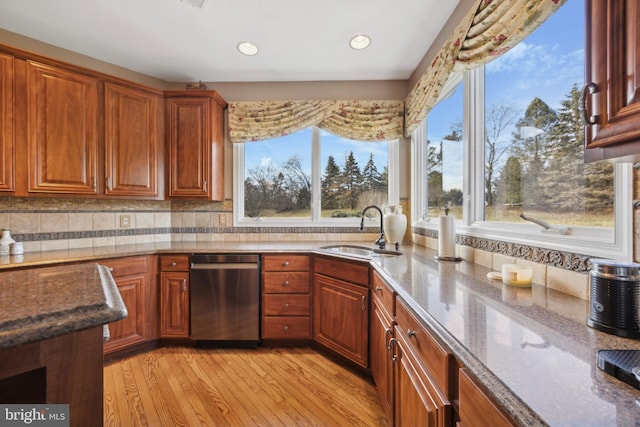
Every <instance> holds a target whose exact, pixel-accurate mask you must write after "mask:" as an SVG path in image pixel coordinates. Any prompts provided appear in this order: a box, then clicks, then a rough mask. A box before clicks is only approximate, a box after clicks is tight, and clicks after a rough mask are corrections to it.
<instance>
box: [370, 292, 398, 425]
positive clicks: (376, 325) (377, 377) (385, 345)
mask: <svg viewBox="0 0 640 427" xmlns="http://www.w3.org/2000/svg"><path fill="white" fill-rule="evenodd" d="M371 302H372V303H371V323H370V334H371V342H370V348H369V358H370V361H371V368H370V369H371V375H372V376H373V380H374V381H375V383H376V388H377V389H378V394H379V395H380V402H381V403H382V407H383V408H384V411H385V414H386V415H387V420H389V424H392V420H393V364H392V361H391V352H390V351H389V340H391V338H393V320H392V319H391V316H390V315H389V314H388V313H387V312H386V310H385V309H384V307H383V306H382V305H381V304H380V303H379V302H378V299H377V298H373V297H372V298H371Z"/></svg>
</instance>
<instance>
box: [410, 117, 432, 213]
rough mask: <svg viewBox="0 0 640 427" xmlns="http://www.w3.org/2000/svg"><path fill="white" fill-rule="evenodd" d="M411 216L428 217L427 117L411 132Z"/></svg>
mask: <svg viewBox="0 0 640 427" xmlns="http://www.w3.org/2000/svg"><path fill="white" fill-rule="evenodd" d="M411 166H412V172H411V194H412V199H413V200H412V203H411V209H412V211H411V217H412V218H414V220H416V221H419V220H423V219H426V218H427V208H428V205H427V203H428V200H429V195H428V194H427V191H428V184H427V183H428V181H429V171H428V170H427V119H426V118H425V119H424V120H423V121H422V122H421V123H420V124H419V125H418V127H417V128H416V129H415V130H414V131H413V133H412V134H411Z"/></svg>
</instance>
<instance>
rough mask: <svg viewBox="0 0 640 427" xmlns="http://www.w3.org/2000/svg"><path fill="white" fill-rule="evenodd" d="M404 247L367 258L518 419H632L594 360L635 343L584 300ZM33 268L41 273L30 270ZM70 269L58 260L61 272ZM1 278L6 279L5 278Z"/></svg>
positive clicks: (237, 247)
mask: <svg viewBox="0 0 640 427" xmlns="http://www.w3.org/2000/svg"><path fill="white" fill-rule="evenodd" d="M338 243H340V242H338ZM342 243H343V244H347V243H345V242H342ZM329 244H331V243H330V242H279V243H272V242H238V243H226V242H225V243H217V242H216V243H214V242H206V243H205V242H203V243H199V242H173V243H171V242H168V243H155V244H144V245H130V246H116V247H105V248H93V249H91V248H89V249H83V250H69V251H51V252H43V253H35V254H29V253H27V254H25V255H24V257H23V258H21V259H14V257H9V259H6V260H5V262H4V263H3V262H2V261H1V260H0V275H5V274H8V273H4V272H2V269H3V268H15V267H35V266H42V265H48V264H55V263H61V262H72V261H73V262H76V261H97V262H99V260H100V259H104V258H113V257H121V256H131V255H142V254H162V253H185V254H186V253H193V252H212V253H214V252H252V253H267V252H315V253H325V254H326V253H328V252H326V251H322V250H321V247H322V246H325V245H329ZM358 244H361V245H366V246H368V244H367V243H358ZM401 251H402V252H403V255H401V256H398V257H374V258H372V259H371V261H370V262H371V264H372V266H373V268H375V269H376V271H378V272H379V273H380V274H381V275H382V276H383V277H384V278H385V279H386V280H387V281H388V282H389V283H390V284H391V285H392V286H393V287H394V289H395V290H396V292H397V293H398V297H399V298H402V299H403V300H404V301H405V302H406V303H407V304H408V305H409V306H410V307H411V308H412V309H413V310H414V311H415V312H416V313H417V314H418V315H419V316H420V317H421V318H422V319H423V321H424V323H425V324H426V325H427V326H428V327H429V328H430V329H431V330H432V331H433V332H434V334H435V335H436V336H437V337H438V338H439V339H440V340H441V341H442V342H443V343H444V344H445V345H446V346H447V347H449V348H450V349H451V350H452V352H453V353H454V355H455V356H456V358H457V359H458V360H459V361H460V363H461V364H462V365H464V366H465V367H467V368H468V369H469V370H470V371H471V372H472V373H473V374H474V375H475V376H476V377H477V378H478V379H479V380H480V381H481V382H482V383H483V384H484V385H485V386H486V388H487V389H488V390H489V392H490V393H491V394H493V396H494V397H495V398H496V399H497V400H498V401H499V402H501V404H502V405H503V407H504V408H505V409H506V411H507V412H508V413H510V415H511V416H512V418H513V419H514V420H515V421H516V422H518V423H519V424H521V425H528V426H531V425H545V424H546V425H552V426H556V425H557V426H616V425H617V426H628V425H636V424H637V423H638V420H640V390H636V389H634V388H633V387H631V386H629V385H627V384H625V383H623V382H621V381H619V380H617V379H616V378H613V377H612V376H610V375H608V374H607V373H605V372H603V371H601V370H600V369H598V368H597V366H596V362H595V361H596V353H597V351H598V350H601V349H637V350H640V341H638V340H633V339H627V338H621V337H617V336H614V335H609V334H606V333H604V332H601V331H597V330H595V329H592V328H590V327H588V326H587V325H586V320H587V318H588V316H589V306H588V302H587V301H584V300H580V299H578V298H574V297H571V296H568V295H565V294H562V293H559V292H557V291H554V290H552V289H548V288H546V287H543V286H538V285H535V284H534V285H533V286H532V287H531V288H515V287H510V286H507V285H503V284H502V283H501V282H499V281H495V280H491V279H488V278H487V273H489V272H490V271H491V270H490V269H488V268H486V267H483V266H481V265H477V264H473V263H469V262H465V261H463V262H460V263H454V262H447V261H436V260H435V259H434V258H433V257H434V255H436V253H435V252H434V251H433V250H430V249H427V248H424V247H421V246H416V245H403V246H402V247H401ZM38 270H41V271H44V269H36V270H33V271H38ZM56 270H57V269H56V268H52V269H50V271H56ZM68 270H69V269H68V268H67V267H65V269H64V271H65V272H66V271H68ZM27 271H31V270H27ZM0 283H2V284H3V286H5V285H4V282H3V281H2V276H0ZM13 283H19V282H13ZM10 298H14V297H10ZM36 299H37V298H36ZM6 300H7V298H6V297H3V298H2V301H3V302H4V301H6ZM98 300H100V298H98ZM0 331H1V329H0ZM2 334H3V333H2ZM0 335H1V334H0Z"/></svg>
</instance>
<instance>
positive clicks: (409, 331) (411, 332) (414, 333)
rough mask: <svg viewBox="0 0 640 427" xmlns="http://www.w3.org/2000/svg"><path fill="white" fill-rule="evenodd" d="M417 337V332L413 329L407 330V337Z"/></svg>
mask: <svg viewBox="0 0 640 427" xmlns="http://www.w3.org/2000/svg"><path fill="white" fill-rule="evenodd" d="M416 335H418V332H417V331H412V330H411V329H407V336H408V337H415V336H416Z"/></svg>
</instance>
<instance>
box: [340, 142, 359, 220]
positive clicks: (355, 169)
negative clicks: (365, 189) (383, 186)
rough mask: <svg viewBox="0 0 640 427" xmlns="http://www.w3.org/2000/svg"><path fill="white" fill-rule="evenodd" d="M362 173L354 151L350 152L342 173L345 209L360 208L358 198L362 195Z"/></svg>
mask: <svg viewBox="0 0 640 427" xmlns="http://www.w3.org/2000/svg"><path fill="white" fill-rule="evenodd" d="M361 183H362V172H360V167H359V166H358V162H357V161H356V158H355V156H354V155H353V151H350V152H349V154H348V155H347V158H346V160H345V164H344V169H343V171H342V180H341V190H342V196H343V198H342V200H344V202H345V204H344V207H346V208H349V209H356V208H357V207H358V198H359V196H360V193H361V191H362V190H361V186H362V185H361Z"/></svg>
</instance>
